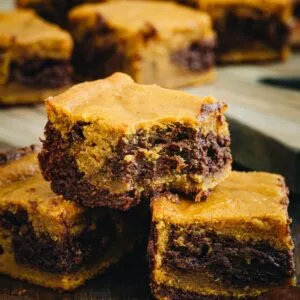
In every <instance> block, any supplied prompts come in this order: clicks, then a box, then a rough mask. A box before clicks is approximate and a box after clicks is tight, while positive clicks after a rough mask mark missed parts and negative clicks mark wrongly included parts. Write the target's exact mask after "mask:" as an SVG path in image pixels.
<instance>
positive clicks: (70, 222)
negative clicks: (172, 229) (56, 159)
mask: <svg viewBox="0 0 300 300" xmlns="http://www.w3.org/2000/svg"><path fill="white" fill-rule="evenodd" d="M140 221H143V223H139V222H140ZM141 224H145V219H144V218H142V213H141V207H138V208H136V209H135V210H131V211H130V212H128V213H122V212H118V211H113V210H109V209H105V208H101V209H98V210H92V211H89V210H87V209H84V208H82V207H80V206H79V205H77V204H76V203H74V202H70V201H67V200H65V199H63V198H62V197H61V196H57V195H55V194H54V193H53V192H52V191H51V189H50V186H49V183H48V182H46V181H45V180H44V179H43V177H42V175H41V173H40V171H39V164H38V159H37V148H34V147H31V148H24V149H19V150H17V151H13V152H10V153H5V154H4V153H1V154H0V273H2V274H6V275H9V276H10V277H12V278H16V279H21V280H25V281H28V282H29V283H34V284H38V285H41V286H45V287H49V288H53V289H60V290H73V289H75V288H77V287H78V286H80V285H82V284H83V283H84V282H85V281H86V280H87V279H90V278H91V277H93V276H95V275H96V274H99V273H102V272H104V271H105V270H106V269H107V268H108V267H109V266H110V265H112V264H113V263H115V262H117V261H118V260H119V259H120V258H121V257H122V256H124V255H125V254H126V253H127V252H128V251H130V250H131V249H132V247H133V245H134V243H135V242H136V241H137V239H138V238H139V237H140V236H141V234H142V233H141V232H140V230H141V229H139V228H141ZM143 226H145V225H143Z"/></svg>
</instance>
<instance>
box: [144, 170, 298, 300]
mask: <svg viewBox="0 0 300 300" xmlns="http://www.w3.org/2000/svg"><path fill="white" fill-rule="evenodd" d="M170 199H171V200H172V195H171V196H170V195H161V196H157V197H156V198H155V199H154V200H153V201H152V209H151V210H152V229H151V234H150V241H149V246H148V255H149V261H150V271H151V281H152V283H151V286H152V292H153V294H154V296H155V297H156V298H157V299H224V300H229V299H236V298H239V299H249V298H250V299H252V297H256V296H258V295H259V294H261V293H263V292H265V291H267V290H269V289H272V288H275V287H288V286H293V285H295V265H294V261H293V242H292V237H291V234H290V230H289V224H290V220H289V216H288V212H287V206H288V197H287V189H286V186H285V183H284V180H283V178H282V177H281V176H279V175H276V174H269V173H260V172H258V173H255V172H249V173H243V172H232V173H231V174H230V175H229V176H228V177H227V179H225V180H224V181H223V182H222V183H220V184H219V185H218V186H217V187H216V188H215V189H214V190H213V191H212V192H211V194H210V195H209V197H208V198H207V200H206V201H204V202H200V203H193V202H191V201H190V200H187V199H186V198H184V197H180V198H179V201H170Z"/></svg>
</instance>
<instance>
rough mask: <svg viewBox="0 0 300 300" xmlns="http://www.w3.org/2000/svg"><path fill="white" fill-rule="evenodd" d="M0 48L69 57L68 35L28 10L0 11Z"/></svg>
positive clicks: (42, 55)
mask: <svg viewBox="0 0 300 300" xmlns="http://www.w3.org/2000/svg"><path fill="white" fill-rule="evenodd" d="M0 48H1V49H7V50H8V51H10V52H11V53H12V55H13V56H18V55H20V56H22V57H28V56H31V57H36V56H37V57H40V58H53V59H69V58H70V57H71V54H72V48H73V42H72V38H71V36H70V35H69V34H68V33H67V32H66V31H64V30H62V29H60V28H59V27H58V26H56V25H54V24H51V23H48V22H46V21H44V20H43V19H41V18H40V17H38V16H37V15H36V14H35V13H34V12H33V11H31V10H25V9H20V10H15V11H9V12H0Z"/></svg>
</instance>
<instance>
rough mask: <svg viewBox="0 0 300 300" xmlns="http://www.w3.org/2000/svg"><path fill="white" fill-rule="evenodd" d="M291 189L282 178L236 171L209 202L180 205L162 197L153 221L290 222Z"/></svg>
mask: <svg viewBox="0 0 300 300" xmlns="http://www.w3.org/2000/svg"><path fill="white" fill-rule="evenodd" d="M287 205H288V198H287V188H286V186H285V183H284V179H283V178H282V177H281V176H280V175H276V174H270V173H263V172H232V173H231V174H230V175H229V176H228V177H227V179H225V180H224V181H223V182H221V183H220V184H219V185H218V186H217V187H216V188H215V189H214V190H213V191H212V192H211V194H210V195H209V197H208V198H207V200H206V201H203V202H198V203H195V202H192V201H189V200H186V199H184V198H180V202H179V203H174V202H171V201H170V200H168V199H167V197H161V198H159V199H156V200H155V201H154V202H153V207H152V210H153V219H154V220H156V221H159V220H164V221H165V222H170V223H179V224H180V223H182V224H194V223H203V224H205V223H219V222H222V223H226V222H228V221H229V222H230V221H233V222H237V223H238V222H240V223H241V224H243V223H244V222H249V221H251V222H253V224H255V225H258V226H267V223H266V224H264V220H267V219H273V220H276V221H278V222H280V223H282V224H287V223H288V213H287Z"/></svg>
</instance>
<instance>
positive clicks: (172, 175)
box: [39, 73, 231, 210]
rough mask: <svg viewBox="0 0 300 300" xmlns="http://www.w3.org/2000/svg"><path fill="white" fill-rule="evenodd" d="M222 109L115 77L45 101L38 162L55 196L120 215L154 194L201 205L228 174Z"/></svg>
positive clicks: (212, 103) (212, 102) (213, 102)
mask: <svg viewBox="0 0 300 300" xmlns="http://www.w3.org/2000/svg"><path fill="white" fill-rule="evenodd" d="M226 108H227V106H226V105H225V104H224V103H222V102H217V101H216V100H214V99H213V98H211V97H206V98H200V97H196V96H192V95H189V94H186V93H184V92H180V91H173V90H167V89H163V88H160V87H158V86H155V85H140V84H136V83H134V81H133V80H132V79H131V78H130V77H129V76H127V75H125V74H122V73H116V74H114V75H113V76H111V77H108V78H107V79H104V80H98V81H94V82H88V83H83V84H79V85H76V86H74V87H73V88H71V89H69V90H68V91H67V92H65V93H63V94H61V95H59V96H57V97H54V98H49V99H47V101H46V110H47V113H48V123H47V125H46V128H45V140H44V141H43V149H42V151H41V153H40V155H39V160H40V165H41V169H42V173H43V175H44V177H45V178H46V180H49V181H51V187H52V189H53V191H55V192H56V193H57V194H62V195H64V197H65V198H66V199H70V200H73V201H77V202H79V203H81V204H82V205H84V206H88V207H97V206H106V207H111V208H117V209H122V210H127V209H129V208H131V207H132V206H134V205H136V204H138V203H139V202H140V201H141V200H142V199H144V198H149V197H150V196H151V195H152V194H154V193H157V192H164V191H168V190H174V191H178V192H182V193H185V194H187V195H189V196H190V197H191V198H192V197H193V198H195V197H196V201H200V200H201V199H202V198H204V197H205V196H207V194H208V193H209V190H210V189H211V188H213V187H214V186H216V185H217V184H218V182H220V181H221V180H222V179H223V178H225V177H226V176H227V175H228V173H229V171H230V169H231V154H230V148H229V145H230V136H229V131H228V124H227V123H226V120H225V117H224V112H225V110H226Z"/></svg>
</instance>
